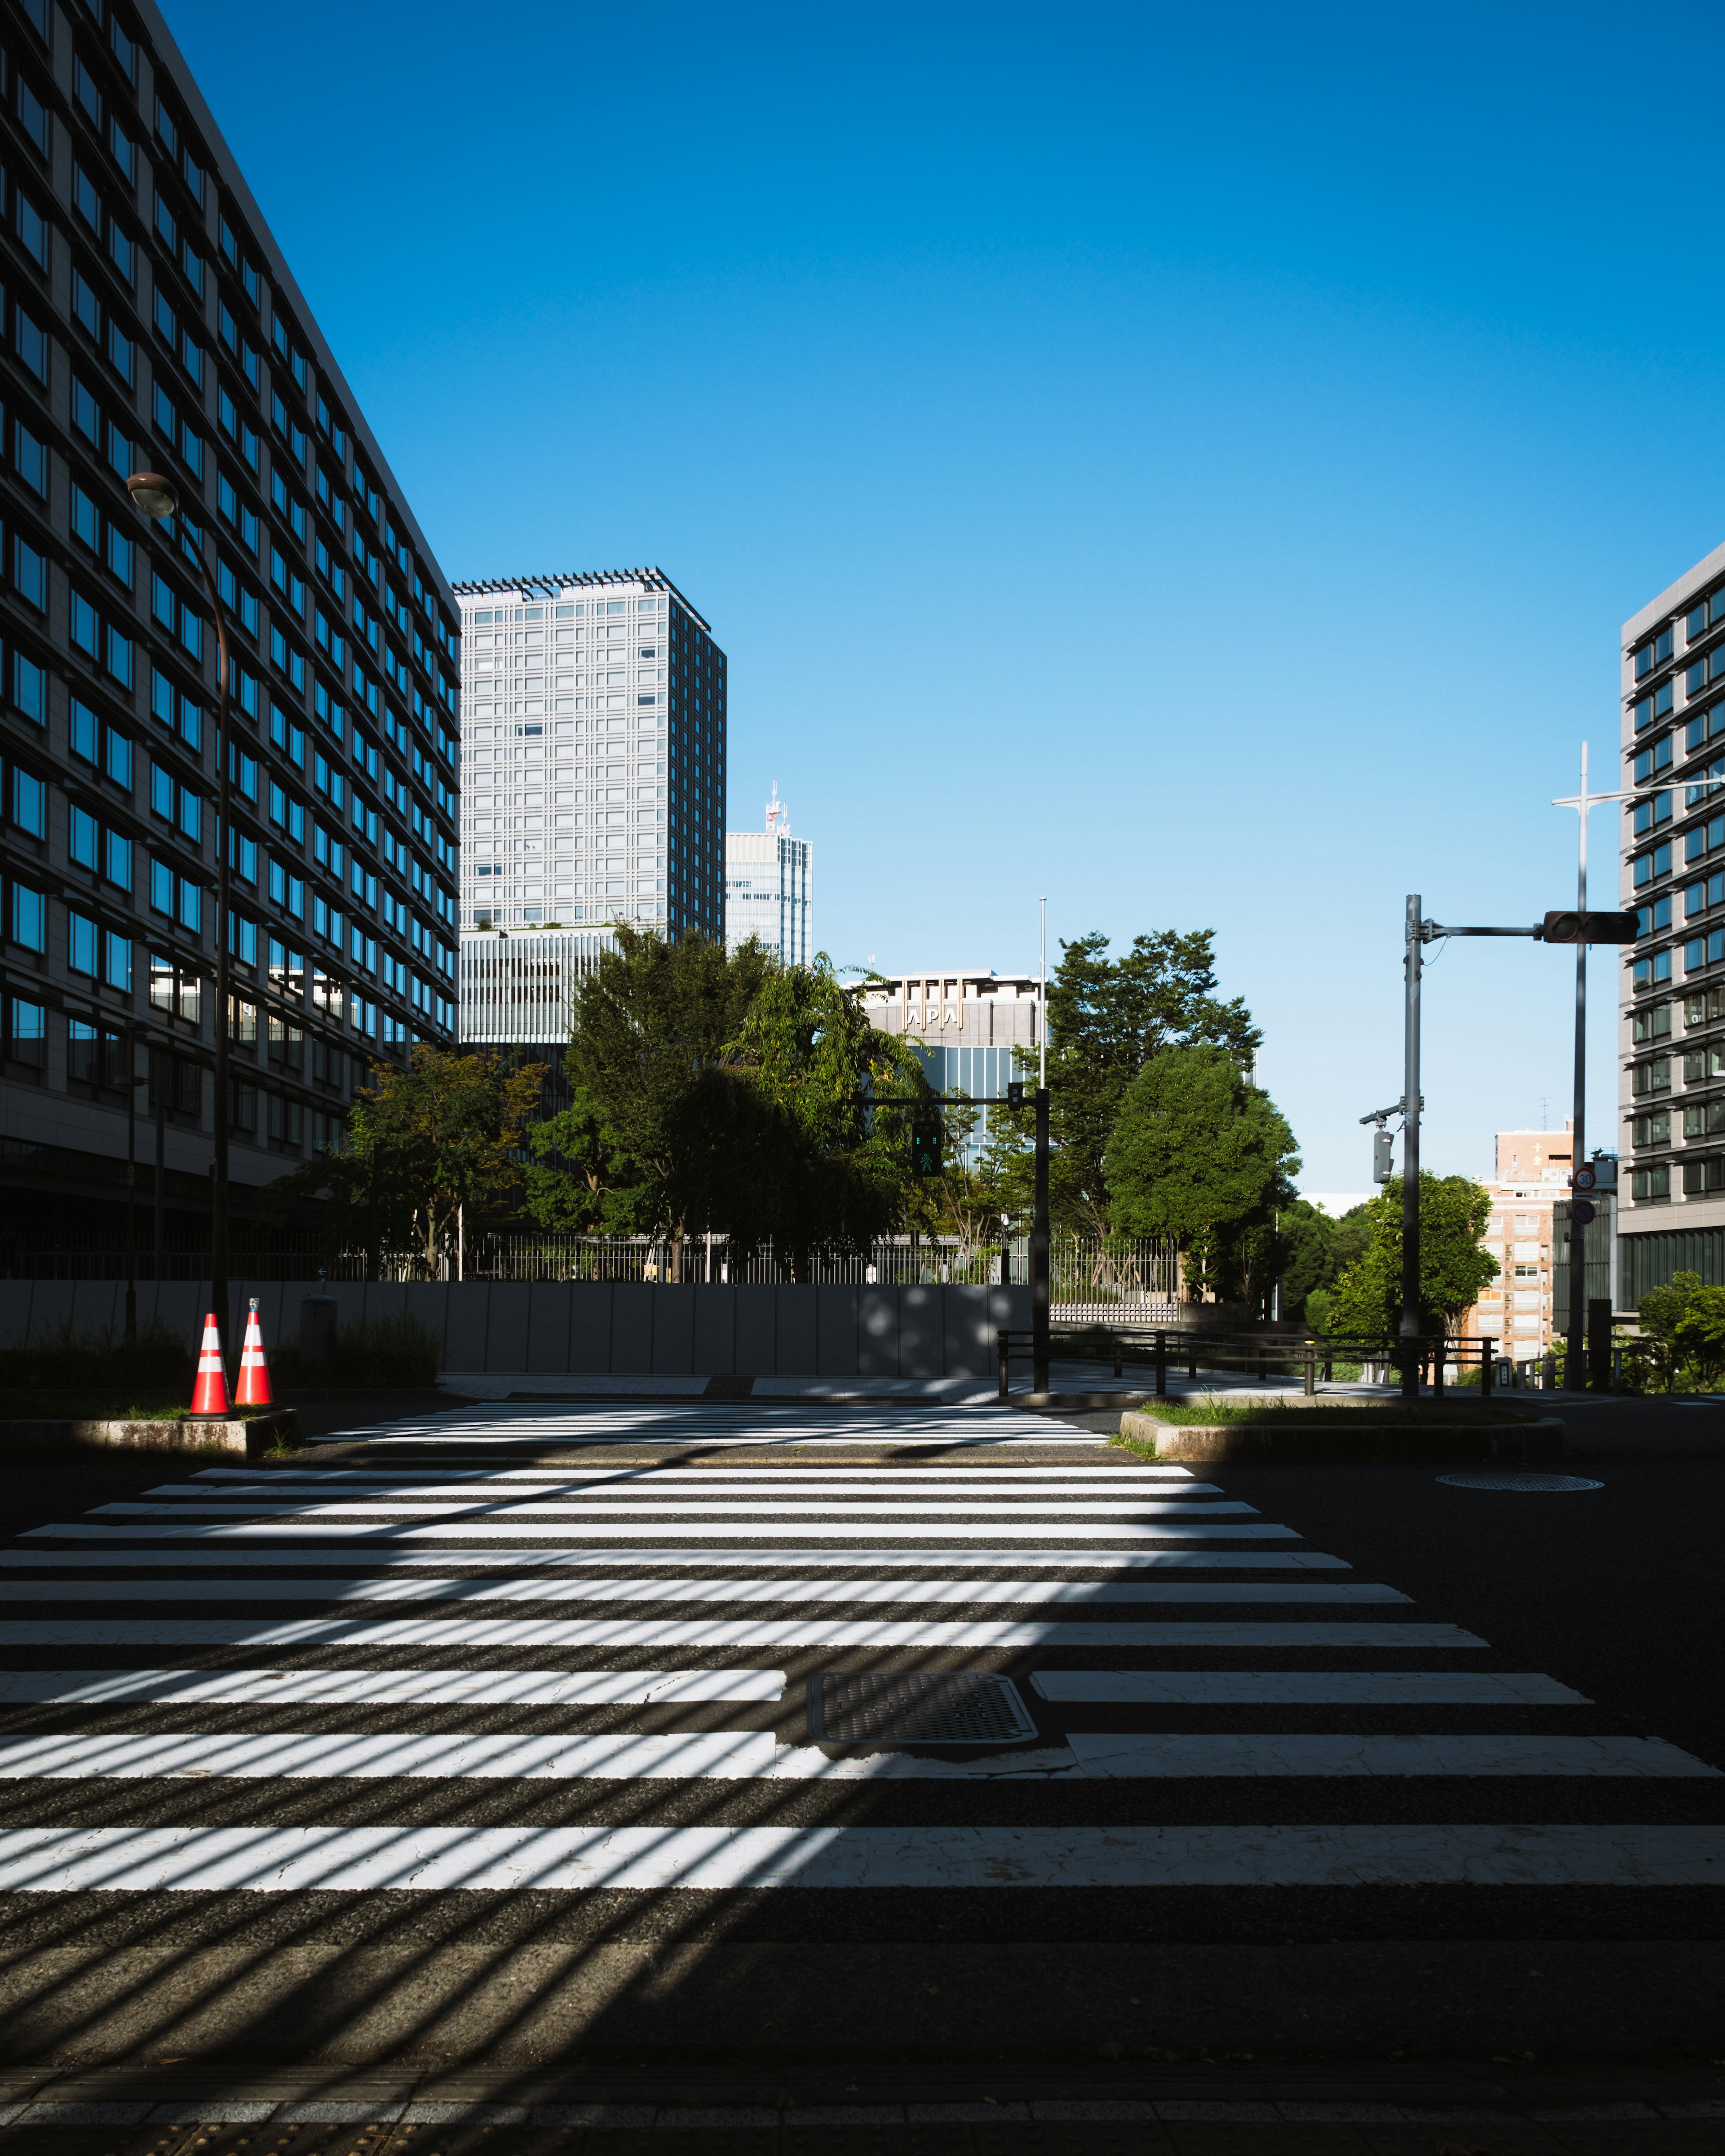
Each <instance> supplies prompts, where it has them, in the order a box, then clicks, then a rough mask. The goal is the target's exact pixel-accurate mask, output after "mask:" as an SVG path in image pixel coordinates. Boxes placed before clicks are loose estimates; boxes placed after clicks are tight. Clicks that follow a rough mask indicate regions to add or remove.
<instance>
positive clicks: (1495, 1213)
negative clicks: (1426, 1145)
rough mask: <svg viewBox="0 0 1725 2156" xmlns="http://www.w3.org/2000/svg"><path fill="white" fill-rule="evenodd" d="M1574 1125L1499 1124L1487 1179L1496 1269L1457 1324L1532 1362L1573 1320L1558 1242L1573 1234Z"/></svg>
mask: <svg viewBox="0 0 1725 2156" xmlns="http://www.w3.org/2000/svg"><path fill="white" fill-rule="evenodd" d="M1574 1146H1575V1141H1574V1124H1573V1123H1571V1122H1566V1123H1565V1124H1564V1127H1563V1129H1562V1130H1561V1131H1499V1132H1498V1133H1497V1173H1496V1175H1495V1177H1494V1178H1493V1179H1492V1180H1491V1182H1490V1183H1487V1184H1486V1186H1485V1187H1486V1191H1487V1193H1489V1195H1490V1197H1491V1217H1490V1219H1487V1221H1486V1231H1485V1235H1484V1238H1483V1240H1484V1242H1485V1245H1486V1249H1487V1250H1489V1251H1490V1252H1491V1255H1492V1256H1493V1257H1494V1258H1496V1259H1497V1279H1496V1280H1495V1281H1492V1283H1491V1286H1489V1287H1488V1288H1486V1290H1484V1291H1483V1292H1482V1293H1481V1296H1480V1299H1479V1301H1478V1302H1477V1303H1476V1305H1475V1306H1474V1307H1473V1308H1472V1309H1471V1310H1470V1311H1467V1312H1464V1314H1463V1316H1462V1317H1461V1321H1460V1322H1459V1323H1458V1324H1457V1326H1456V1327H1455V1330H1456V1332H1458V1333H1459V1334H1460V1335H1461V1337H1462V1338H1464V1339H1470V1340H1471V1339H1476V1338H1481V1337H1483V1338H1486V1339H1495V1340H1497V1342H1498V1343H1499V1344H1498V1353H1500V1354H1501V1355H1505V1356H1507V1357H1509V1358H1511V1359H1512V1361H1518V1362H1527V1361H1531V1360H1532V1359H1533V1358H1536V1357H1538V1356H1541V1355H1543V1354H1544V1353H1546V1351H1547V1350H1548V1348H1549V1347H1551V1346H1552V1344H1553V1338H1554V1337H1556V1336H1558V1335H1561V1334H1563V1332H1565V1331H1566V1330H1567V1328H1568V1322H1569V1313H1568V1308H1567V1306H1564V1307H1558V1305H1557V1298H1556V1295H1555V1286H1556V1276H1557V1259H1558V1250H1559V1245H1560V1244H1561V1243H1562V1242H1563V1239H1564V1238H1566V1237H1567V1235H1568V1225H1567V1211H1566V1212H1565V1214H1564V1224H1563V1226H1562V1227H1561V1228H1560V1227H1559V1226H1558V1224H1557V1219H1556V1216H1557V1213H1558V1209H1559V1208H1565V1209H1567V1207H1568V1200H1569V1172H1570V1168H1571V1167H1572V1165H1573V1162H1572V1160H1571V1155H1572V1154H1573V1152H1574Z"/></svg>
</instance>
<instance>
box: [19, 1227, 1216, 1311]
mask: <svg viewBox="0 0 1725 2156" xmlns="http://www.w3.org/2000/svg"><path fill="white" fill-rule="evenodd" d="M176 1240H177V1239H176ZM4 1257H5V1260H6V1262H5V1263H4V1264H3V1265H0V1270H3V1271H5V1272H8V1273H9V1274H10V1275H11V1276H13V1278H15V1279H20V1280H26V1279H28V1280H124V1279H125V1278H126V1274H127V1263H126V1252H125V1250H123V1249H121V1250H113V1249H110V1248H101V1249H95V1248H92V1249H84V1250H64V1249H62V1250H10V1251H7V1252H6V1253H5V1254H4ZM1003 1260H1004V1270H1003ZM454 1270H455V1269H454V1267H453V1266H451V1267H449V1269H448V1270H447V1271H445V1270H444V1268H443V1267H442V1266H441V1265H439V1267H437V1268H435V1269H429V1268H428V1267H427V1265H426V1263H425V1260H424V1258H423V1257H420V1256H418V1255H415V1254H413V1253H410V1252H403V1251H395V1252H389V1251H386V1252H384V1253H383V1254H382V1256H381V1257H378V1256H376V1255H373V1254H372V1253H371V1252H369V1251H364V1250H344V1251H342V1252H341V1253H340V1254H339V1255H335V1256H331V1255H328V1254H326V1253H321V1252H320V1251H319V1250H318V1248H317V1244H316V1234H315V1231H313V1230H310V1229H286V1230H283V1231H280V1232H279V1233H278V1235H277V1236H276V1238H275V1241H274V1244H273V1245H272V1247H270V1248H269V1249H267V1250H233V1251H230V1252H229V1254H228V1271H229V1273H230V1275H231V1276H233V1277H234V1279H236V1280H239V1279H245V1280H254V1281H320V1280H331V1281H365V1280H377V1281H424V1280H427V1279H441V1278H451V1277H453V1276H454ZM461 1273H462V1276H463V1277H464V1278H465V1279H468V1280H475V1281H657V1282H660V1283H663V1282H668V1281H684V1282H696V1281H729V1282H733V1283H739V1282H740V1283H747V1284H749V1285H758V1286H773V1287H778V1286H790V1285H792V1284H793V1279H794V1278H795V1276H794V1275H793V1270H792V1261H791V1260H790V1259H789V1257H788V1256H787V1255H783V1254H781V1253H780V1252H778V1251H777V1250H774V1249H773V1247H772V1245H770V1244H768V1245H762V1247H761V1248H759V1249H757V1250H754V1251H752V1252H751V1253H750V1254H749V1255H747V1256H746V1257H744V1258H742V1259H734V1258H732V1255H730V1253H729V1251H728V1250H727V1247H726V1244H725V1241H724V1240H723V1238H722V1237H720V1236H716V1235H714V1236H706V1235H702V1236H694V1237H690V1238H688V1239H686V1240H685V1241H683V1242H682V1243H680V1244H678V1243H675V1242H673V1241H671V1240H670V1239H668V1238H666V1237H663V1236H649V1235H481V1236H476V1237H475V1238H474V1240H473V1241H472V1242H470V1244H469V1245H467V1247H466V1249H465V1251H464V1253H463V1255H462V1261H461ZM135 1277H136V1278H137V1279H138V1280H141V1281H153V1280H156V1279H157V1278H160V1279H162V1280H164V1281H195V1280H207V1279H208V1277H209V1251H208V1248H207V1247H206V1246H203V1245H198V1244H195V1243H189V1242H182V1243H180V1244H179V1246H178V1247H174V1246H173V1245H170V1246H169V1247H167V1248H166V1249H165V1250H163V1252H162V1260H161V1265H160V1270H159V1273H158V1270H157V1263H156V1260H155V1256H154V1253H153V1251H152V1250H151V1248H150V1247H149V1245H147V1244H144V1243H141V1247H140V1248H139V1250H138V1251H137V1253H136V1265H135ZM801 1278H802V1279H803V1281H805V1282H808V1283H811V1284H814V1285H819V1286H847V1287H860V1286H874V1285H876V1284H879V1285H882V1286H904V1287H915V1286H972V1287H984V1286H992V1285H993V1284H994V1283H995V1282H997V1281H999V1282H1002V1283H1004V1284H1007V1285H1011V1286H1020V1287H1022V1286H1027V1285H1028V1283H1029V1278H1030V1250H1029V1239H1028V1238H1027V1237H1025V1236H1023V1235H1019V1236H1015V1237H1014V1238H1013V1240H1012V1241H1011V1242H1010V1243H1009V1244H1005V1245H1003V1244H1001V1243H999V1242H994V1243H979V1242H966V1241H965V1240H963V1238H962V1237H960V1236H956V1235H942V1236H932V1237H931V1236H927V1235H924V1236H917V1237H915V1238H912V1237H911V1236H909V1235H900V1236H892V1237H889V1238H887V1239H886V1240H882V1241H880V1242H877V1243H875V1244H873V1245H870V1247H869V1249H867V1250H833V1249H819V1248H818V1249H816V1250H813V1251H811V1252H810V1253H809V1258H808V1261H807V1263H806V1265H805V1266H804V1267H803V1270H802V1273H801ZM1178 1285H1179V1263H1178V1257H1177V1255H1176V1254H1175V1251H1174V1250H1173V1245H1171V1244H1166V1243H1163V1242H1160V1241H1158V1240H1155V1239H1153V1238H1149V1237H1144V1238H1138V1239H1134V1240H1128V1239H1125V1238H1121V1239H1104V1238H1102V1237H1100V1236H1095V1235H1056V1236H1055V1237H1053V1238H1052V1240H1051V1241H1050V1247H1049V1306H1050V1313H1051V1315H1052V1316H1053V1317H1055V1318H1056V1319H1067V1318H1070V1319H1079V1320H1081V1319H1084V1318H1089V1317H1094V1318H1101V1319H1108V1320H1111V1321H1114V1322H1121V1323H1132V1324H1148V1325H1158V1324H1173V1323H1177V1322H1178V1319H1179V1315H1180V1306H1179V1300H1178Z"/></svg>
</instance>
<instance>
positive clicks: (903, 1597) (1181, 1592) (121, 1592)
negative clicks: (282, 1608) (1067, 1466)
mask: <svg viewBox="0 0 1725 2156" xmlns="http://www.w3.org/2000/svg"><path fill="white" fill-rule="evenodd" d="M271 1561H272V1563H273V1562H274V1559H273V1558H272V1560H271ZM1407 1599H1408V1598H1407V1596H1406V1595H1405V1594H1398V1593H1397V1592H1396V1590H1395V1589H1394V1588H1393V1587H1380V1586H1378V1585H1377V1584H1375V1583H1374V1582H1373V1581H1371V1580H1363V1579H1354V1580H1349V1579H1325V1580H1295V1579H1285V1580H1274V1581H1266V1580H1261V1579H1237V1580H1227V1581H1218V1580H1198V1579H1192V1580H1165V1579H1163V1580H1103V1579H870V1578H861V1579H857V1578H845V1577H839V1576H837V1575H834V1577H833V1578H828V1579H796V1578H783V1579H779V1578H766V1579H750V1578H738V1579H725V1578H714V1579H688V1578H677V1577H676V1576H675V1574H669V1575H667V1574H664V1573H655V1574H654V1575H653V1576H652V1577H650V1578H645V1579H643V1578H639V1577H636V1578H629V1579H603V1578H601V1579H593V1578H588V1579H555V1578H546V1577H545V1576H544V1575H543V1574H541V1573H522V1574H520V1575H518V1576H511V1577H510V1578H505V1579H469V1578H464V1577H461V1576H459V1575H456V1576H454V1577H451V1578H441V1579H440V1578H437V1577H435V1576H434V1575H433V1576H430V1577H422V1578H413V1577H411V1576H409V1577H408V1578H395V1579H389V1578H383V1579H372V1578H367V1576H366V1575H365V1574H364V1573H341V1574H326V1575H325V1576H323V1577H322V1578H314V1579H278V1578H275V1576H274V1575H273V1574H270V1575H266V1576H263V1577H252V1578H245V1577H243V1576H236V1577H234V1578H224V1579H151V1578H144V1579H114V1578H106V1579H79V1580H76V1581H67V1580H64V1579H4V1578H0V1602H71V1601H75V1602H79V1603H90V1602H135V1603H141V1604H150V1603H152V1602H234V1601H246V1602H614V1603H615V1602H731V1603H748V1602H774V1603H786V1602H845V1603H853V1604H855V1603H871V1602H890V1603H893V1604H900V1605H902V1604H906V1603H913V1602H927V1603H950V1602H962V1603H965V1604H971V1605H974V1604H981V1603H991V1602H1009V1603H1016V1602H1034V1603H1039V1604H1043V1605H1044V1606H1045V1607H1053V1606H1054V1605H1055V1604H1062V1603H1070V1604H1082V1605H1085V1606H1089V1605H1091V1604H1108V1603H1131V1604H1144V1603H1153V1602H1405V1601H1406V1600H1407Z"/></svg>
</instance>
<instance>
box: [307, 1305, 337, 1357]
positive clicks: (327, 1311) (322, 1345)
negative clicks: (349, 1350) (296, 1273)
mask: <svg viewBox="0 0 1725 2156" xmlns="http://www.w3.org/2000/svg"><path fill="white" fill-rule="evenodd" d="M335 1352H336V1298H335V1297H334V1296H332V1295H308V1296H301V1298H300V1354H301V1356H302V1357H303V1358H305V1361H306V1362H307V1363H311V1364H313V1365H317V1364H321V1363H327V1362H328V1361H329V1359H330V1358H331V1355H333V1354H334V1353H335Z"/></svg>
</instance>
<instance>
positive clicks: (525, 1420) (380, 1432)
mask: <svg viewBox="0 0 1725 2156" xmlns="http://www.w3.org/2000/svg"><path fill="white" fill-rule="evenodd" d="M528 1382H529V1383H531V1380H529V1381H528ZM858 1389H859V1390H860V1389H861V1388H860V1387H859V1388H858ZM824 1391H825V1393H826V1397H825V1398H824V1399H823V1401H822V1404H820V1405H819V1407H815V1408H811V1407H809V1405H807V1404H799V1403H798V1402H797V1401H796V1400H794V1399H787V1400H784V1401H783V1402H779V1403H775V1402H773V1401H772V1400H762V1399H752V1400H748V1401H728V1400H709V1399H698V1398H697V1399H653V1400H650V1401H649V1400H618V1399H608V1400H597V1399H590V1400H577V1399H572V1400H568V1401H567V1402H563V1403H556V1402H542V1401H536V1400H534V1399H531V1396H530V1397H528V1398H526V1399H509V1400H485V1401H483V1402H474V1403H473V1404H470V1405H465V1406H462V1407H459V1408H444V1409H438V1410H437V1411H436V1412H434V1413H433V1414H428V1415H422V1416H412V1417H408V1418H407V1419H403V1420H402V1421H398V1422H392V1423H388V1424H376V1425H372V1426H371V1427H369V1428H362V1429H360V1430H351V1429H350V1430H339V1431H334V1432H331V1433H329V1434H328V1435H326V1436H325V1437H321V1438H318V1439H316V1440H313V1442H315V1443H319V1444H333V1443H336V1442H341V1443H347V1442H348V1441H350V1440H352V1439H353V1438H354V1437H355V1436H360V1437H372V1438H376V1439H377V1440H380V1441H381V1442H385V1443H388V1444H393V1445H399V1444H407V1443H410V1444H413V1445H420V1446H444V1445H452V1446H456V1447H459V1449H460V1450H464V1451H471V1450H475V1448H492V1447H499V1446H503V1445H513V1446H520V1445H532V1446H535V1447H540V1446H544V1445H640V1444H643V1443H647V1444H653V1445H673V1444H674V1445H701V1446H708V1445H746V1446H747V1447H748V1448H749V1450H751V1451H755V1450H760V1449H762V1447H773V1448H778V1447H799V1446H809V1447H814V1448H815V1449H816V1450H819V1451H821V1452H829V1451H832V1450H839V1451H843V1450H845V1449H847V1448H850V1449H855V1448H856V1447H859V1446H865V1447H867V1448H868V1449H870V1450H893V1449H895V1448H897V1447H901V1446H910V1447H912V1448H914V1449H916V1450H922V1451H928V1450H941V1451H946V1452H950V1451H952V1450H964V1449H967V1448H969V1447H971V1446H976V1445H988V1446H998V1445H1034V1446H1036V1447H1037V1448H1038V1449H1039V1450H1044V1451H1046V1450H1055V1451H1057V1452H1058V1451H1062V1450H1069V1451H1072V1452H1075V1453H1086V1452H1088V1453H1094V1452H1096V1451H1097V1450H1100V1449H1101V1446H1102V1445H1103V1444H1104V1443H1105V1440H1103V1439H1101V1438H1099V1437H1095V1436H1090V1435H1086V1434H1085V1433H1084V1432H1083V1431H1081V1430H1074V1429H1072V1428H1070V1426H1068V1425H1064V1424H1056V1425H1054V1426H1050V1423H1049V1421H1048V1419H1047V1418H1046V1417H1045V1416H1044V1415H1038V1414H1030V1413H1029V1411H1028V1410H1027V1409H1023V1408H1018V1407H1013V1406H1010V1405H1003V1404H999V1402H997V1401H996V1400H994V1399H978V1400H976V1401H975V1402H974V1403H973V1404H966V1405H964V1406H962V1407H961V1406H953V1405H950V1404H946V1405H937V1406H933V1407H930V1406H919V1405H917V1404H916V1403H915V1402H914V1401H909V1400H907V1401H906V1402H905V1403H904V1404H902V1405H901V1404H897V1403H896V1402H893V1401H891V1400H885V1401H883V1400H876V1399H863V1400H861V1401H860V1402H858V1403H857V1404H846V1402H847V1400H848V1399H849V1398H850V1394H849V1389H848V1387H847V1386H846V1384H845V1383H843V1382H842V1381H832V1382H831V1383H830V1385H829V1388H827V1389H824Z"/></svg>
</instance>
